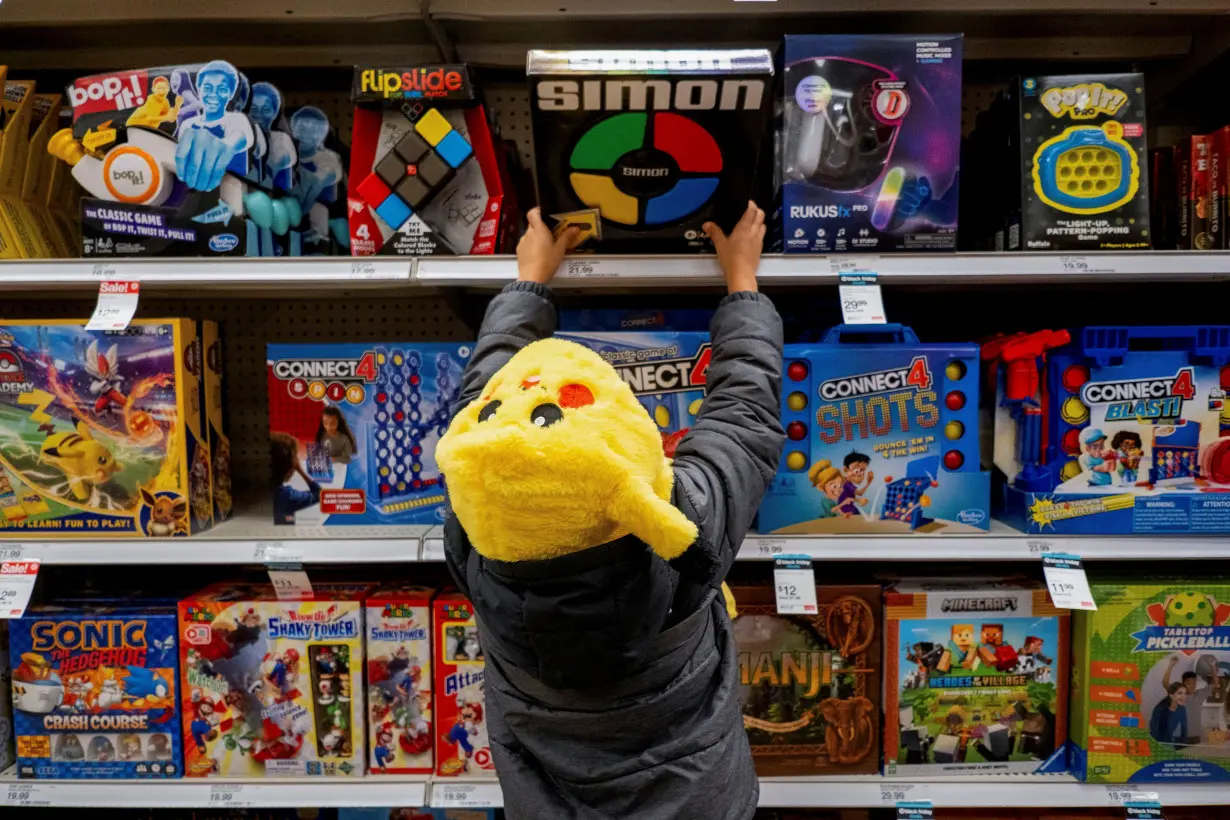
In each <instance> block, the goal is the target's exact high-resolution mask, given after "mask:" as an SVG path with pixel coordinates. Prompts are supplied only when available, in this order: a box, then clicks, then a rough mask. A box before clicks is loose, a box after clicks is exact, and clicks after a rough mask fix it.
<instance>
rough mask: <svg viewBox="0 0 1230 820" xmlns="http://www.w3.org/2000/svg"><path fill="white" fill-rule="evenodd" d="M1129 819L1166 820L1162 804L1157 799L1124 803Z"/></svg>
mask: <svg viewBox="0 0 1230 820" xmlns="http://www.w3.org/2000/svg"><path fill="white" fill-rule="evenodd" d="M1123 808H1124V811H1125V813H1126V814H1127V816H1128V820H1165V817H1164V816H1163V815H1162V804H1161V803H1158V802H1157V801H1151V802H1140V803H1137V802H1131V803H1127V804H1125V805H1124V807H1123Z"/></svg>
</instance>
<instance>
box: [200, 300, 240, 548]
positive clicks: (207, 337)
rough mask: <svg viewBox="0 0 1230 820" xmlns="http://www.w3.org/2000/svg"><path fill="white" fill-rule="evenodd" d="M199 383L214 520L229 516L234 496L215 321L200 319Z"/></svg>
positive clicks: (217, 332) (221, 355)
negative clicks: (202, 392) (207, 444)
mask: <svg viewBox="0 0 1230 820" xmlns="http://www.w3.org/2000/svg"><path fill="white" fill-rule="evenodd" d="M201 371H202V373H203V376H202V379H201V385H202V388H203V390H204V394H205V426H206V428H207V429H208V432H209V436H208V437H209V461H210V472H209V476H210V480H211V481H212V495H213V512H214V523H215V524H221V523H222V522H223V521H226V520H227V519H229V518H230V517H231V513H232V512H233V511H234V505H235V499H234V494H233V492H232V484H231V440H230V438H229V437H228V436H227V434H226V387H225V385H224V384H223V354H222V336H221V334H220V332H219V330H218V323H217V322H214V321H211V320H209V319H205V320H203V321H202V322H201Z"/></svg>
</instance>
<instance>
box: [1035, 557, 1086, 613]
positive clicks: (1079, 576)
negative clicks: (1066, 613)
mask: <svg viewBox="0 0 1230 820" xmlns="http://www.w3.org/2000/svg"><path fill="white" fill-rule="evenodd" d="M1042 574H1043V575H1045V576H1046V589H1047V592H1049V593H1050V595H1051V603H1053V604H1054V605H1055V606H1057V607H1059V608H1060V609H1086V610H1095V609H1097V608H1098V605H1097V604H1095V603H1094V602H1093V592H1092V591H1091V590H1090V589H1089V578H1088V577H1087V576H1086V575H1085V567H1084V565H1083V564H1082V563H1081V559H1080V556H1079V555H1069V554H1067V553H1063V552H1051V553H1045V554H1043V556H1042Z"/></svg>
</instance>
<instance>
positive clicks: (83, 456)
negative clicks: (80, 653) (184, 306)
mask: <svg viewBox="0 0 1230 820" xmlns="http://www.w3.org/2000/svg"><path fill="white" fill-rule="evenodd" d="M200 365H201V350H200V342H199V340H198V338H197V334H196V323H195V322H193V321H191V320H188V319H138V320H135V321H133V322H132V323H131V324H130V325H129V326H128V328H127V329H126V330H122V331H87V330H85V323H84V322H81V321H73V320H54V319H53V320H44V321H32V320H18V321H2V320H0V429H2V430H3V431H4V433H5V435H3V436H0V531H6V530H8V531H13V532H20V534H21V537H23V538H31V537H49V538H54V537H64V536H89V537H91V538H97V537H100V536H102V537H110V536H134V535H138V536H140V535H145V536H153V537H159V538H167V537H175V536H184V535H189V534H195V533H199V532H201V531H203V530H205V529H207V528H208V527H209V526H210V523H211V521H212V503H211V500H210V477H209V474H210V464H209V453H208V448H207V446H206V438H205V436H206V433H205V428H204V426H203V424H204V422H203V418H202V402H201V385H200V377H201V366H200Z"/></svg>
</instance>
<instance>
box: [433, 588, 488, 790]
mask: <svg viewBox="0 0 1230 820" xmlns="http://www.w3.org/2000/svg"><path fill="white" fill-rule="evenodd" d="M431 610H432V627H433V630H434V631H433V633H432V648H433V651H434V659H433V661H432V666H433V667H434V672H435V676H436V691H435V698H436V704H435V711H434V713H433V714H434V717H435V723H436V775H437V776H440V777H495V764H494V762H493V761H492V759H491V745H490V743H489V742H488V740H487V721H486V714H485V712H484V709H485V708H486V704H487V697H486V694H485V693H484V690H483V687H484V683H483V680H484V677H485V670H484V667H485V666H486V660H485V659H484V658H483V647H482V644H481V643H479V639H478V623H477V621H476V620H475V618H474V607H473V605H472V604H471V603H470V602H469V601H468V600H466V597H465V596H464V595H462V594H461V593H459V592H445V593H441V594H440V595H437V596H436V599H435V600H434V601H433V602H432V605H431Z"/></svg>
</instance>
